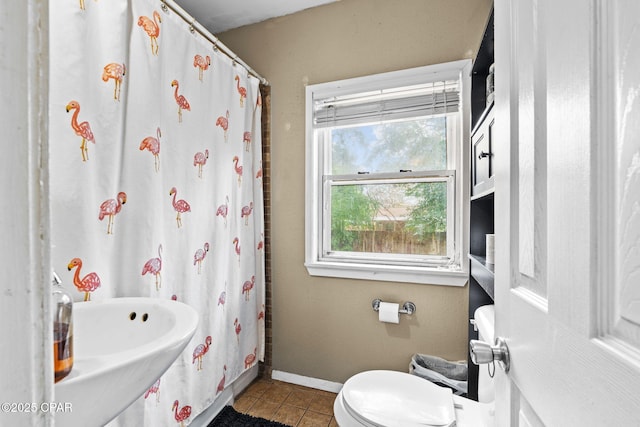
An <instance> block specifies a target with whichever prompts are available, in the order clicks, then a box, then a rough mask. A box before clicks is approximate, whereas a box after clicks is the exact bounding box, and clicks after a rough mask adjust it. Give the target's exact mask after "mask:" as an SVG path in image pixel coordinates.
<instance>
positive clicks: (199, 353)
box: [191, 336, 211, 371]
mask: <svg viewBox="0 0 640 427" xmlns="http://www.w3.org/2000/svg"><path fill="white" fill-rule="evenodd" d="M210 345H211V336H207V338H205V340H204V344H198V346H197V347H196V348H195V349H194V350H193V361H192V362H191V364H192V365H193V364H194V363H196V360H197V361H198V364H197V365H196V371H201V370H202V357H203V356H204V355H205V354H207V351H209V346H210Z"/></svg>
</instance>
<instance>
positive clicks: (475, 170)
mask: <svg viewBox="0 0 640 427" xmlns="http://www.w3.org/2000/svg"><path fill="white" fill-rule="evenodd" d="M493 44H494V39H493V10H492V11H491V14H490V16H489V19H488V21H487V26H486V28H485V32H484V36H483V38H482V42H481V44H480V48H479V49H478V54H477V56H476V59H475V61H474V63H473V68H472V71H471V129H472V131H471V141H469V144H470V145H471V150H470V152H471V156H472V157H471V165H472V179H471V182H470V186H471V201H470V210H469V218H470V221H469V272H470V274H469V319H473V317H474V314H475V311H476V309H477V308H478V307H480V306H483V305H487V304H493V298H494V271H495V270H494V265H493V264H488V263H487V260H486V235H487V234H493V233H494V190H493V170H492V168H491V156H492V153H491V128H492V125H493V112H492V109H493V102H489V103H488V102H487V95H486V81H487V76H488V75H489V67H490V66H491V64H493V60H494V54H493ZM479 152H480V153H482V152H485V153H487V154H488V155H485V156H484V157H479V156H478V153H479ZM481 162H487V163H481ZM478 174H485V176H482V177H478ZM469 339H470V340H472V339H478V333H477V332H476V331H475V330H474V327H473V325H471V324H470V325H469ZM467 363H468V367H469V369H468V372H469V377H468V383H467V387H468V392H467V396H468V397H469V398H470V399H474V400H477V399H478V366H477V365H474V364H473V363H472V362H471V359H470V358H469V359H468V361H467Z"/></svg>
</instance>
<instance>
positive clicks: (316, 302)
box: [219, 0, 491, 382]
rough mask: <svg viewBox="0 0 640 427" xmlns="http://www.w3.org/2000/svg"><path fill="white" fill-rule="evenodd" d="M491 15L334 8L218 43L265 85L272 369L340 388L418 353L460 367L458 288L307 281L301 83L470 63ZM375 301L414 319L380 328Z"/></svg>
mask: <svg viewBox="0 0 640 427" xmlns="http://www.w3.org/2000/svg"><path fill="white" fill-rule="evenodd" d="M490 7H491V1H490V0H432V1H428V2H426V1H424V0H402V1H388V0H341V1H337V2H335V3H332V4H329V5H325V6H320V7H317V8H313V9H308V10H305V11H303V12H300V13H297V14H293V15H289V16H285V17H281V18H276V19H272V20H269V21H266V22H263V23H258V24H254V25H250V26H246V27H242V28H239V29H236V30H231V31H228V32H225V33H223V34H220V35H219V37H220V39H221V40H222V41H223V42H224V43H225V44H226V45H227V46H229V48H231V49H232V50H233V51H234V52H235V53H237V54H238V55H239V56H240V57H241V58H243V60H244V61H246V62H247V63H248V64H250V65H251V66H252V67H253V68H254V69H255V70H256V71H258V72H259V73H260V74H261V75H263V76H265V77H266V78H267V79H268V80H269V82H270V83H271V106H272V116H271V137H272V142H271V217H270V218H267V224H268V226H270V230H271V256H272V264H271V265H272V269H271V278H272V298H271V300H270V301H271V307H267V310H271V314H272V331H271V338H272V346H273V349H272V358H273V360H272V368H273V369H276V370H279V371H284V372H288V373H293V374H298V375H303V376H308V377H313V378H319V379H324V380H329V381H334V382H344V381H345V380H346V379H347V378H348V377H349V376H351V375H353V374H354V373H356V372H359V371H362V370H366V369H394V370H400V371H406V370H407V369H408V364H409V361H410V358H411V356H412V354H414V353H428V354H433V355H438V356H441V357H444V358H447V359H451V360H459V359H466V353H467V322H468V320H467V317H468V316H467V301H468V291H467V288H466V287H464V288H456V287H446V286H429V285H417V284H406V283H393V282H372V281H362V280H346V279H335V278H323V277H312V276H309V274H308V273H307V271H306V269H305V267H304V265H303V263H304V239H305V235H304V203H305V192H304V178H305V176H304V172H305V171H304V159H305V134H304V125H305V123H304V114H305V106H304V101H305V99H304V97H305V86H306V85H307V84H315V83H322V82H327V81H332V80H339V79H346V78H351V77H357V76H363V75H368V74H375V73H382V72H387V71H393V70H399V69H404V68H412V67H418V66H423V65H429V64H435V63H441V62H447V61H453V60H458V59H464V58H473V57H474V55H475V51H476V50H477V48H478V45H479V43H480V39H481V36H482V32H483V30H484V26H485V24H486V19H487V17H488V15H489V10H490ZM374 298H381V299H382V300H383V301H391V302H400V303H402V302H403V301H407V300H410V301H413V302H414V303H416V305H417V312H416V313H415V314H414V316H412V318H407V317H406V316H402V318H401V322H400V324H399V325H392V324H382V323H380V322H378V321H377V313H375V312H374V311H373V310H372V308H371V301H372V300H373V299H374ZM267 334H268V335H269V331H268V332H267Z"/></svg>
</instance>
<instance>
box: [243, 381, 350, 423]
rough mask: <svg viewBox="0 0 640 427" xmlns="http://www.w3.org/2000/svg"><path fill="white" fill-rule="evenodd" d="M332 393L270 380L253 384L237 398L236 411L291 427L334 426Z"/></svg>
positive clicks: (334, 395) (333, 397)
mask: <svg viewBox="0 0 640 427" xmlns="http://www.w3.org/2000/svg"><path fill="white" fill-rule="evenodd" d="M335 398H336V394H335V393H330V392H327V391H322V390H316V389H313V388H309V387H303V386H299V385H295V384H289V383H285V382H282V381H275V380H271V379H258V380H256V381H254V382H253V383H252V384H251V385H250V386H249V387H247V389H246V390H245V391H243V392H242V393H241V394H240V396H238V398H237V399H236V401H235V403H234V405H233V407H234V408H235V410H236V411H238V412H242V413H245V414H249V415H253V416H255V417H262V418H266V419H268V420H272V421H277V422H280V423H282V424H286V425H288V426H293V427H319V426H322V427H337V426H338V423H336V420H335V418H334V417H333V401H334V400H335Z"/></svg>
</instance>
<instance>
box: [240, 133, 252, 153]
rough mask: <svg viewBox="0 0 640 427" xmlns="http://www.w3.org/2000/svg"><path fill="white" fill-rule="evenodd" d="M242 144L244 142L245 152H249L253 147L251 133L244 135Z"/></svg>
mask: <svg viewBox="0 0 640 427" xmlns="http://www.w3.org/2000/svg"><path fill="white" fill-rule="evenodd" d="M242 142H244V151H249V147H250V146H251V132H245V133H244V134H243V135H242Z"/></svg>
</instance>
